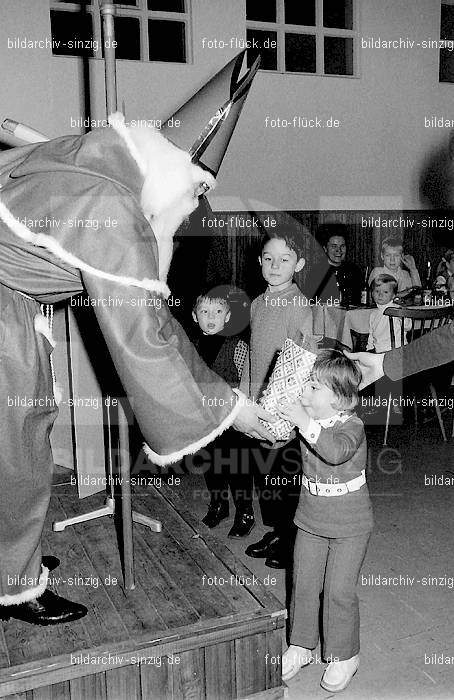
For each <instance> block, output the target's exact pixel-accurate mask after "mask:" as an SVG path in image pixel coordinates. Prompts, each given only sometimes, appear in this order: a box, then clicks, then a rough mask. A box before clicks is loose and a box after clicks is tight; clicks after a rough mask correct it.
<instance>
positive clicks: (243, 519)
mask: <svg viewBox="0 0 454 700" xmlns="http://www.w3.org/2000/svg"><path fill="white" fill-rule="evenodd" d="M254 525H255V518H254V510H253V508H252V506H249V507H247V508H242V509H237V511H236V514H235V520H234V521H233V526H232V527H231V528H230V531H229V535H228V536H229V537H246V536H247V535H249V533H250V532H251V530H252V528H253V527H254Z"/></svg>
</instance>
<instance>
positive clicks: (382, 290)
mask: <svg viewBox="0 0 454 700" xmlns="http://www.w3.org/2000/svg"><path fill="white" fill-rule="evenodd" d="M394 289H395V287H394V285H393V283H392V282H378V283H377V284H374V286H373V288H372V298H373V300H374V301H375V303H376V304H378V305H380V306H383V305H384V304H389V302H390V301H392V300H393V299H394V297H395V295H396V294H395V291H394Z"/></svg>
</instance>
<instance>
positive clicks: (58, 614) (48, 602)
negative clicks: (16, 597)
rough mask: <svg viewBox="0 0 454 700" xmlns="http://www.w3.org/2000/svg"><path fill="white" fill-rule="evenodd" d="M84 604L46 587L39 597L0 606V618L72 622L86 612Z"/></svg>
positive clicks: (34, 622) (31, 622) (38, 622)
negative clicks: (17, 603) (74, 601)
mask: <svg viewBox="0 0 454 700" xmlns="http://www.w3.org/2000/svg"><path fill="white" fill-rule="evenodd" d="M87 612H88V610H87V608H86V607H85V605H80V604H79V603H73V602H72V601H71V600H66V598H62V597H61V596H58V595H56V593H53V592H52V591H49V590H48V589H46V590H45V591H44V593H43V594H42V595H40V596H39V598H35V599H34V600H30V601H28V602H27V603H19V605H5V606H0V619H1V620H9V618H10V617H13V618H15V619H16V620H23V622H30V624H32V625H58V624H60V623H63V622H74V620H79V619H80V618H81V617H84V616H85V615H86V614H87Z"/></svg>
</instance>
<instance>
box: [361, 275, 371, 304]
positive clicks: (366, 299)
mask: <svg viewBox="0 0 454 700" xmlns="http://www.w3.org/2000/svg"><path fill="white" fill-rule="evenodd" d="M369 304H370V294H369V265H368V266H367V267H366V274H365V276H364V282H363V286H362V287H361V306H369Z"/></svg>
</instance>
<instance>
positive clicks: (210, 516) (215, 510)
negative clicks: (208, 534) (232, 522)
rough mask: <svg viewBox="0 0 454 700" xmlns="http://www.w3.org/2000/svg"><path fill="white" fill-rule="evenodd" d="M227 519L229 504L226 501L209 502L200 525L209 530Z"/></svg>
mask: <svg viewBox="0 0 454 700" xmlns="http://www.w3.org/2000/svg"><path fill="white" fill-rule="evenodd" d="M228 517H229V504H228V503H227V502H226V501H211V503H210V505H209V506H208V511H207V514H206V515H205V517H204V518H203V520H202V523H203V524H204V525H206V526H207V527H209V528H210V529H211V528H213V527H216V526H217V525H219V523H220V522H221V521H222V520H224V519H225V518H228Z"/></svg>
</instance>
